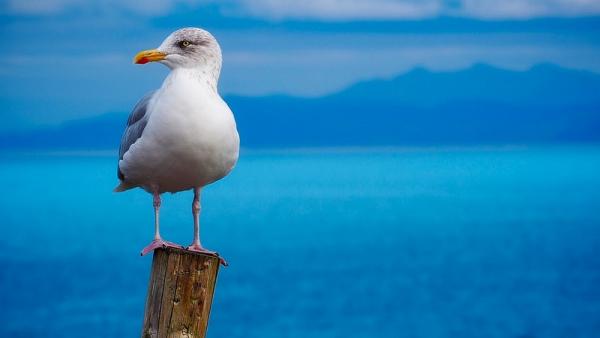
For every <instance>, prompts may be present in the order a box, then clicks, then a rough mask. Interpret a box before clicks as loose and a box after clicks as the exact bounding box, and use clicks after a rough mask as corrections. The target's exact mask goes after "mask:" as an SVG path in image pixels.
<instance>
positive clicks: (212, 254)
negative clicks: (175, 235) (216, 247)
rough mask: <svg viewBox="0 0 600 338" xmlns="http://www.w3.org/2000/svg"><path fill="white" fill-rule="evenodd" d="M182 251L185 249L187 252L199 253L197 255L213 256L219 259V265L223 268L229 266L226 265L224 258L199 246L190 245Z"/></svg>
mask: <svg viewBox="0 0 600 338" xmlns="http://www.w3.org/2000/svg"><path fill="white" fill-rule="evenodd" d="M184 249H186V250H188V251H193V252H199V253H203V254H207V255H210V256H215V257H217V258H218V259H219V262H221V265H223V266H229V264H228V263H227V261H226V260H225V258H223V257H221V256H220V255H219V253H218V252H216V251H210V250H206V249H204V248H203V247H202V246H201V245H198V244H192V245H190V246H188V247H185V248H184Z"/></svg>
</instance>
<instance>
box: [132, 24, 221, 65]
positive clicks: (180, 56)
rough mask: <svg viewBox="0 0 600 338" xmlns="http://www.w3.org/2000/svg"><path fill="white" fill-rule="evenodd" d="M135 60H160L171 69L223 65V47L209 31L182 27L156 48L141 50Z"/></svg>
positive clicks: (141, 62) (135, 61) (146, 61)
mask: <svg viewBox="0 0 600 338" xmlns="http://www.w3.org/2000/svg"><path fill="white" fill-rule="evenodd" d="M133 62H134V63H137V64H145V63H148V62H160V63H162V64H165V65H166V66H167V67H169V68H171V69H175V68H201V67H207V66H208V67H211V68H212V67H217V68H218V69H219V70H220V67H221V48H220V47H219V44H218V42H217V40H216V39H215V38H214V37H213V36H212V34H210V33H209V32H207V31H205V30H203V29H200V28H182V29H179V30H177V31H175V32H173V33H171V35H169V36H168V37H167V38H166V39H165V40H164V41H163V43H162V44H161V45H160V46H159V47H158V48H156V49H149V50H144V51H141V52H139V53H138V54H137V55H136V56H135V57H134V58H133Z"/></svg>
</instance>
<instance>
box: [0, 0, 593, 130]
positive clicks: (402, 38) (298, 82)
mask: <svg viewBox="0 0 600 338" xmlns="http://www.w3.org/2000/svg"><path fill="white" fill-rule="evenodd" d="M0 11H1V12H0V13H1V14H0V36H1V40H0V47H1V48H2V50H3V57H2V58H1V59H0V74H1V76H2V80H3V81H2V84H1V85H0V86H1V87H0V88H1V91H0V104H2V106H3V109H2V111H1V112H0V117H1V118H2V119H3V124H2V125H1V126H0V131H7V130H16V129H26V128H32V127H35V126H40V125H47V124H57V123H60V122H62V121H65V120H70V119H77V118H82V117H88V116H94V115H98V114H103V113H107V112H123V111H129V109H130V108H131V107H132V106H133V105H134V104H135V102H136V100H137V99H138V98H139V97H140V96H141V95H143V94H144V93H145V92H147V91H148V90H151V89H153V88H156V87H157V86H159V85H160V83H161V81H162V78H163V77H164V76H165V75H166V73H167V70H166V68H164V67H162V66H161V65H155V64H151V65H146V66H137V65H133V64H132V62H131V59H132V57H133V55H134V54H135V53H136V52H137V51H139V50H141V49H147V48H152V47H156V46H158V45H159V44H160V42H161V41H162V39H164V37H166V36H167V35H168V34H169V33H170V32H171V31H173V30H175V29H177V28H179V27H182V26H199V27H204V28H207V29H209V30H210V31H211V32H213V33H214V35H215V36H216V37H217V38H218V39H219V41H220V42H221V45H222V47H223V53H224V68H223V73H222V78H221V85H220V88H221V92H222V93H224V94H239V95H268V94H275V93H282V94H290V95H300V96H319V95H324V94H327V93H331V92H335V91H337V90H340V89H342V88H344V87H346V86H348V85H350V84H352V83H354V82H357V81H361V80H365V79H371V78H378V77H382V78H389V77H393V76H395V75H397V74H401V73H403V72H406V71H408V70H410V69H412V68H414V67H418V66H423V67H426V68H429V69H431V70H434V71H438V70H455V69H463V68H466V67H469V66H470V65H472V64H474V63H480V62H484V63H489V64H492V65H496V66H501V67H504V68H510V69H527V68H529V67H531V66H532V65H534V64H537V63H540V62H551V63H555V64H558V65H561V66H564V67H569V68H576V69H585V70H590V71H594V72H600V1H599V0H569V1H567V0H521V1H516V0H506V1H492V0H446V1H438V0H424V1H391V0H370V1H368V0H346V1H341V0H322V1H317V0H308V1H275V0H245V1H209V0H206V1H196V0H181V1H168V0H160V1H159V0H146V1H133V0H125V1H118V0H107V1H102V2H93V1H83V0H33V1H20V0H9V1H3V2H1V4H0Z"/></svg>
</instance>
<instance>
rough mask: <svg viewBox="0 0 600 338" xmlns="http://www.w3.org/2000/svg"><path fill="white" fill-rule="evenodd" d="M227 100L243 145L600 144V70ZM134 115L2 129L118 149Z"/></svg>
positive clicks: (440, 77)
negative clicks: (22, 129)
mask: <svg viewBox="0 0 600 338" xmlns="http://www.w3.org/2000/svg"><path fill="white" fill-rule="evenodd" d="M226 101H227V102H228V103H229V105H230V106H231V108H232V110H233V111H234V113H235V115H236V119H237V122H238V128H239V131H240V135H241V139H242V146H244V147H270V148H272V147H318V146H386V145H392V146H396V145H397V146H402V145H410V146H413V145H469V144H529V143H562V142H598V141H600V75H598V74H595V73H590V72H585V71H577V70H570V69H564V68H561V67H558V66H554V65H549V64H542V65H538V66H535V67H533V68H531V69H529V70H527V71H510V70H503V69H498V68H494V67H491V66H487V65H475V66H473V67H471V68H468V69H465V70H461V71H456V72H430V71H427V70H425V69H414V70H413V71H411V72H408V73H406V74H403V75H400V76H398V77H395V78H393V79H389V80H372V81H365V82H360V83H357V84H355V85H353V86H351V87H349V88H347V89H345V90H343V91H341V92H338V93H335V94H332V95H328V96H324V97H320V98H300V97H290V96H265V97H240V96H230V97H227V98H226ZM126 119H127V113H111V114H105V115H102V116H98V117H94V118H88V119H82V120H78V121H72V122H68V123H65V124H63V125H61V126H59V127H55V128H45V129H39V130H33V131H28V132H20V133H12V134H0V147H2V148H33V149H107V148H116V147H117V146H118V143H119V140H120V137H121V133H122V131H123V127H124V124H125V121H126Z"/></svg>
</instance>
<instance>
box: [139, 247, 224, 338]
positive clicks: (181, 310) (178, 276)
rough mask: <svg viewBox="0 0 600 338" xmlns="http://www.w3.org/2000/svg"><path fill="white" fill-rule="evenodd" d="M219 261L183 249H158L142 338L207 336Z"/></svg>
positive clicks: (154, 259)
mask: <svg viewBox="0 0 600 338" xmlns="http://www.w3.org/2000/svg"><path fill="white" fill-rule="evenodd" d="M219 264H220V260H219V258H218V257H216V256H212V255H207V254H201V253H196V252H190V251H187V250H183V249H174V248H166V249H157V250H155V251H154V258H153V260H152V272H151V274H150V284H149V286H148V296H147V298H146V310H145V314H144V324H143V328H142V338H163V337H165V338H166V337H168V338H179V337H195V338H196V337H198V338H203V337H205V336H206V329H207V327H208V317H209V315H210V307H211V304H212V299H213V295H214V291H215V284H216V281H217V273H218V271H219Z"/></svg>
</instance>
